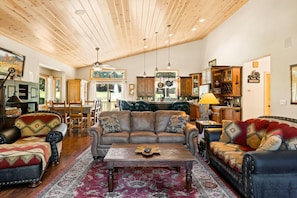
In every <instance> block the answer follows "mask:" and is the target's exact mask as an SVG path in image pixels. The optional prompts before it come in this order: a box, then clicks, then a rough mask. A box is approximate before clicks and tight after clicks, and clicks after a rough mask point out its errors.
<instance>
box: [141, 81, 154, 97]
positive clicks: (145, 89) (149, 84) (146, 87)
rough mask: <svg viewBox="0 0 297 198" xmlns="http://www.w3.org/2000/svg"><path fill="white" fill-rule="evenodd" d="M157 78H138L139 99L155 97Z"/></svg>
mask: <svg viewBox="0 0 297 198" xmlns="http://www.w3.org/2000/svg"><path fill="white" fill-rule="evenodd" d="M154 93H155V77H137V97H153V96H154Z"/></svg>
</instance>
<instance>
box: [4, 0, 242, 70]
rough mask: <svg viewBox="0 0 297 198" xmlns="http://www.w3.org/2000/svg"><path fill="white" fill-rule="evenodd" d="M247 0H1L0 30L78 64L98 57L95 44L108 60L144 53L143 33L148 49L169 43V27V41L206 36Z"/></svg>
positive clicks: (66, 60)
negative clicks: (169, 35) (170, 34)
mask: <svg viewBox="0 0 297 198" xmlns="http://www.w3.org/2000/svg"><path fill="white" fill-rule="evenodd" d="M246 2H247V0H1V4H0V34H1V35H3V36H5V37H8V38H10V39H12V40H15V41H17V42H19V43H22V44H24V45H26V46H28V47H30V48H32V49H34V50H37V51H39V52H41V53H43V54H45V55H48V56H50V57H52V58H55V59H57V60H59V61H61V62H63V63H65V64H68V65H71V66H73V67H77V68H78V67H84V66H87V65H90V64H92V63H94V62H95V61H96V59H97V55H96V50H95V48H96V47H99V48H100V50H99V61H100V62H106V61H111V60H116V59H120V58H124V57H128V56H132V55H136V54H139V53H142V52H143V45H144V43H143V39H144V38H146V45H147V46H148V48H147V49H146V51H154V50H156V48H158V49H160V48H165V47H168V44H167V43H168V34H169V32H170V33H172V34H173V36H172V37H170V44H171V46H173V45H178V44H182V43H187V42H191V41H195V40H199V39H202V38H204V37H205V36H207V35H208V34H209V33H210V32H211V31H212V30H214V29H215V28H216V27H218V26H219V25H220V24H221V23H223V22H224V21H225V20H226V19H227V18H228V17H230V16H231V15H232V14H233V13H235V12H236V11H237V10H238V9H239V8H241V7H242V6H243V5H244V4H245V3H246ZM201 19H204V20H205V21H204V22H203V23H201V22H200V20H201ZM168 25H170V28H169V27H168ZM156 32H158V33H157V34H156ZM156 41H157V42H156ZM166 41H167V42H166ZM156 44H157V46H156ZM0 47H1V46H0Z"/></svg>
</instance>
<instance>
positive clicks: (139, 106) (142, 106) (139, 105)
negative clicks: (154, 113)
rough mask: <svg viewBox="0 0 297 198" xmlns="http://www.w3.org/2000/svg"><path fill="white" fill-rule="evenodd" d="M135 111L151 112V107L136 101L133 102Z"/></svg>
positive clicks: (143, 102)
mask: <svg viewBox="0 0 297 198" xmlns="http://www.w3.org/2000/svg"><path fill="white" fill-rule="evenodd" d="M134 106H135V111H151V106H150V104H149V103H147V102H145V101H136V102H135V105H134Z"/></svg>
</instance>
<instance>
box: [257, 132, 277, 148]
mask: <svg viewBox="0 0 297 198" xmlns="http://www.w3.org/2000/svg"><path fill="white" fill-rule="evenodd" d="M281 144H282V131H281V130H276V131H274V132H272V133H270V134H267V135H266V136H265V137H263V138H262V140H261V144H260V146H259V147H258V148H257V151H276V150H278V149H279V148H280V146H281Z"/></svg>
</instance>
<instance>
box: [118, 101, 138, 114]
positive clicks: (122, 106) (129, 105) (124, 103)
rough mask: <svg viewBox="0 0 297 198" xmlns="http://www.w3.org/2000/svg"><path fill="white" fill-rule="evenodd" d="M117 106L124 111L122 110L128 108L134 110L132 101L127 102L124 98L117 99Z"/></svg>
mask: <svg viewBox="0 0 297 198" xmlns="http://www.w3.org/2000/svg"><path fill="white" fill-rule="evenodd" d="M119 108H120V110H121V111H124V110H129V111H134V109H135V108H134V104H132V103H129V102H127V101H125V100H119Z"/></svg>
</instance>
